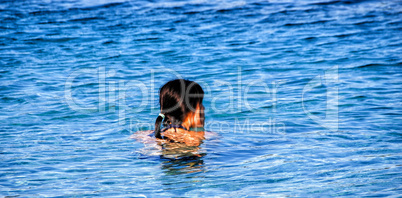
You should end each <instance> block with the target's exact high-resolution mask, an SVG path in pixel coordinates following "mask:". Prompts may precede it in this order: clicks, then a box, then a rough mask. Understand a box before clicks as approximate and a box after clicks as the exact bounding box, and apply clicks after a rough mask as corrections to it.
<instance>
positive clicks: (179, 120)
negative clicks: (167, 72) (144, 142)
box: [155, 79, 204, 138]
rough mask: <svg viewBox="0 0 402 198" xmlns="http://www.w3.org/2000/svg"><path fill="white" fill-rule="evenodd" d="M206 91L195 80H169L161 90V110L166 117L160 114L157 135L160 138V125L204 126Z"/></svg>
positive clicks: (156, 128) (156, 126)
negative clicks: (203, 101)
mask: <svg viewBox="0 0 402 198" xmlns="http://www.w3.org/2000/svg"><path fill="white" fill-rule="evenodd" d="M203 98H204V91H203V90H202V88H201V86H200V85H199V84H198V83H196V82H193V81H189V80H184V79H176V80H172V81H169V82H167V83H166V84H165V85H163V86H162V88H161V89H160V91H159V104H160V111H161V113H162V114H164V116H165V118H163V117H162V116H158V118H157V119H156V122H155V136H156V137H158V138H160V126H161V123H162V121H163V123H165V124H182V125H183V126H184V125H186V126H185V127H188V128H190V127H203V126H204V113H203V112H204V106H203V105H202V100H203Z"/></svg>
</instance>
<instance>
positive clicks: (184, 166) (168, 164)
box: [161, 143, 206, 175]
mask: <svg viewBox="0 0 402 198" xmlns="http://www.w3.org/2000/svg"><path fill="white" fill-rule="evenodd" d="M205 155H206V153H203V152H202V151H201V148H200V147H199V146H187V145H185V144H182V143H168V144H163V145H162V155H161V159H163V160H164V161H163V162H162V167H161V168H162V170H163V171H164V172H165V173H166V175H179V174H187V173H195V172H202V171H203V169H204V161H203V157H204V156H205Z"/></svg>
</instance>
